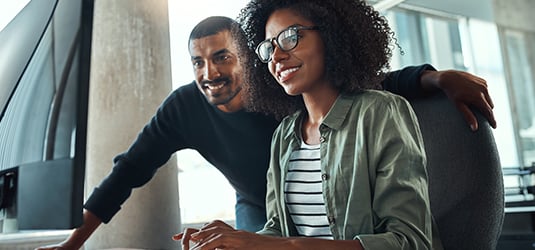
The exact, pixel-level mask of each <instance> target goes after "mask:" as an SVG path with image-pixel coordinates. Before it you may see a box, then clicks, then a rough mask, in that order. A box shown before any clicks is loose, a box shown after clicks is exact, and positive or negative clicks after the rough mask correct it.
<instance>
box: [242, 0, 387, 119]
mask: <svg viewBox="0 0 535 250" xmlns="http://www.w3.org/2000/svg"><path fill="white" fill-rule="evenodd" d="M279 9H290V10H291V11H292V12H294V13H295V14H296V15H299V16H302V17H304V18H306V19H308V20H309V21H311V22H312V23H314V25H315V26H318V27H319V32H320V35H321V38H322V39H323V41H324V44H325V47H326V48H325V60H326V61H325V71H326V76H327V79H330V81H331V83H332V84H334V85H335V87H336V88H338V89H339V90H340V91H341V92H343V93H354V92H358V91H360V90H363V89H377V88H380V82H381V81H382V80H383V78H384V75H385V71H386V70H388V68H389V59H390V56H391V54H392V49H391V47H390V46H391V45H390V41H391V40H392V37H393V32H392V31H391V30H390V28H389V26H388V23H387V21H386V19H385V18H384V17H382V16H381V15H380V14H379V13H378V12H377V11H375V10H374V9H373V8H372V7H371V6H369V5H367V4H366V3H365V2H364V1H363V0H252V1H250V2H249V3H248V4H247V5H246V6H245V7H244V8H243V9H242V10H241V12H240V14H239V16H238V19H237V21H238V22H239V23H240V25H241V29H240V28H236V27H235V28H233V31H232V33H233V35H234V38H235V40H236V43H237V46H238V51H240V52H239V53H240V63H241V64H242V66H243V68H244V82H243V85H244V93H245V98H244V100H245V103H246V106H247V108H248V109H249V110H251V111H255V112H262V113H266V114H271V115H274V116H275V117H277V118H282V117H284V116H286V115H289V114H291V113H293V112H295V111H296V110H299V109H302V108H303V107H304V103H303V100H302V97H301V96H300V95H299V96H290V95H287V94H286V93H285V92H284V89H283V88H282V87H281V86H280V85H279V84H278V83H277V81H276V80H275V78H274V77H273V76H272V75H271V74H270V72H269V70H268V67H267V66H266V65H265V64H264V63H262V62H260V60H259V59H258V58H257V56H256V54H255V49H256V46H257V45H258V44H259V43H260V42H261V41H263V40H265V26H266V22H267V20H268V18H269V16H270V15H271V14H272V13H273V12H274V11H276V10H279Z"/></svg>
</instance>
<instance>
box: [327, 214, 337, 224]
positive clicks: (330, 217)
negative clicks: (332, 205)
mask: <svg viewBox="0 0 535 250" xmlns="http://www.w3.org/2000/svg"><path fill="white" fill-rule="evenodd" d="M327 219H328V220H329V224H331V225H333V224H334V222H335V221H336V220H335V219H334V216H329V217H328V218H327Z"/></svg>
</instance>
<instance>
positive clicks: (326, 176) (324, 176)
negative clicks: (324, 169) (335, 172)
mask: <svg viewBox="0 0 535 250" xmlns="http://www.w3.org/2000/svg"><path fill="white" fill-rule="evenodd" d="M321 179H322V180H324V181H326V180H328V179H329V175H328V174H322V175H321Z"/></svg>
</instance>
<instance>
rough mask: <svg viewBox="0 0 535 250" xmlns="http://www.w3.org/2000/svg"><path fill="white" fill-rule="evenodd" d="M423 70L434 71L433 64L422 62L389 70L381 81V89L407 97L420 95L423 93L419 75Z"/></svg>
mask: <svg viewBox="0 0 535 250" xmlns="http://www.w3.org/2000/svg"><path fill="white" fill-rule="evenodd" d="M425 70H433V71H436V69H435V68H434V67H433V66H431V65H429V64H422V65H420V66H408V67H405V68H403V69H401V70H396V71H392V72H389V73H388V74H387V75H386V78H385V79H384V80H383V82H382V86H383V89H384V90H387V91H389V92H392V93H394V94H397V95H400V96H403V97H405V98H407V99H411V98H415V97H422V96H424V95H425V93H424V91H423V89H422V86H421V85H420V76H421V75H422V72H423V71H425Z"/></svg>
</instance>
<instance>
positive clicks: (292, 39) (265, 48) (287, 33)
mask: <svg viewBox="0 0 535 250" xmlns="http://www.w3.org/2000/svg"><path fill="white" fill-rule="evenodd" d="M317 29H318V27H317V26H309V27H307V26H290V27H288V28H287V29H285V30H283V31H281V32H280V33H279V34H278V35H277V36H276V37H272V38H270V39H266V40H264V41H262V42H261V43H260V44H258V46H256V50H255V52H256V55H258V58H259V59H260V61H262V62H263V63H268V62H269V61H271V57H272V55H273V51H274V50H275V47H274V45H273V42H274V41H275V42H276V43H277V47H279V49H281V50H282V51H284V52H288V51H290V50H292V49H294V48H295V47H296V46H297V43H298V42H299V38H300V36H299V31H300V30H317Z"/></svg>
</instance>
